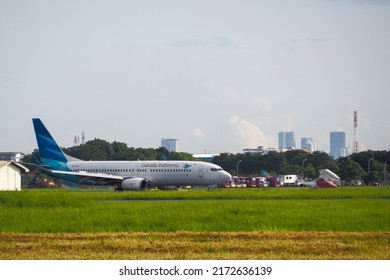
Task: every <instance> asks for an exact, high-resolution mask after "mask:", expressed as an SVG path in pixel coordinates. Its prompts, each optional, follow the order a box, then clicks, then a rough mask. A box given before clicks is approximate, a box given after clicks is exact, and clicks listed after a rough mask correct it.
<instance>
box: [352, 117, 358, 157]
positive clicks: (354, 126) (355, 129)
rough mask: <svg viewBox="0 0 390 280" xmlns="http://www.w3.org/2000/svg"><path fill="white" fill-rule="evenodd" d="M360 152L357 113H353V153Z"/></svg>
mask: <svg viewBox="0 0 390 280" xmlns="http://www.w3.org/2000/svg"><path fill="white" fill-rule="evenodd" d="M358 152H359V142H358V138H357V111H353V143H352V153H354V154H355V153H358Z"/></svg>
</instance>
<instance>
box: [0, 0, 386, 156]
mask: <svg viewBox="0 0 390 280" xmlns="http://www.w3.org/2000/svg"><path fill="white" fill-rule="evenodd" d="M0 23H1V24H0V36H1V40H2V44H0V61H1V63H0V97H1V100H2V103H1V110H2V115H3V120H2V121H1V122H0V131H1V135H2V137H1V139H0V151H20V152H23V153H31V152H32V151H33V150H34V149H35V148H36V141H35V136H34V133H33V129H32V123H31V119H32V118H36V117H39V118H41V119H42V120H43V121H44V122H45V123H46V124H47V126H48V127H49V128H50V129H51V131H52V133H53V134H54V135H56V140H57V141H58V142H59V143H62V145H64V146H65V147H70V146H72V144H73V141H74V138H73V136H74V135H77V134H79V133H80V132H81V131H85V133H86V141H87V140H89V139H93V138H99V139H104V140H107V141H110V142H112V141H119V142H124V143H126V144H127V145H128V146H132V147H145V148H148V147H158V146H159V142H160V138H161V137H162V136H164V135H172V136H174V137H175V138H177V139H180V150H181V151H186V152H189V153H203V152H204V151H205V150H206V151H207V152H208V153H220V152H240V151H242V150H243V149H244V148H247V147H257V146H264V147H278V132H279V131H294V132H295V135H296V136H301V135H302V136H305V137H311V138H313V139H314V141H315V142H316V144H317V149H318V150H319V151H328V152H329V150H330V147H329V133H330V132H331V131H340V130H342V131H345V132H346V133H347V135H348V140H347V146H348V147H352V135H353V129H354V124H353V111H358V112H359V123H358V126H357V135H358V140H359V145H360V150H362V151H363V150H367V149H371V150H389V149H390V111H389V110H388V104H389V103H390V95H389V92H390V84H389V82H388V73H390V54H389V49H390V37H389V36H388V30H387V26H390V1H375V0H372V1H369V0H362V1H357V0H344V1H332V0H318V1H315V2H313V1H309V0H297V1H283V0H276V1H264V0H259V1H252V0H250V1H244V3H243V2H242V1H238V0H230V1H223V0H215V1H211V2H210V1H205V0H197V1H195V0H189V1H179V0H168V1H163V2H162V1H156V0H151V1H148V2H147V3H146V2H142V1H122V0H118V1H114V2H110V1H102V0H96V1H92V0H85V1H81V2H80V1H73V0H71V1H65V2H58V1H54V2H53V1H49V0H42V1H39V2H37V3H36V2H35V1H27V0H20V1H1V2H0Z"/></svg>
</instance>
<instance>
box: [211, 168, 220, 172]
mask: <svg viewBox="0 0 390 280" xmlns="http://www.w3.org/2000/svg"><path fill="white" fill-rule="evenodd" d="M210 170H211V171H213V172H216V171H222V168H214V167H213V168H210Z"/></svg>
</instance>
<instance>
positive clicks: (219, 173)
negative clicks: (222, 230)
mask: <svg viewBox="0 0 390 280" xmlns="http://www.w3.org/2000/svg"><path fill="white" fill-rule="evenodd" d="M33 125H34V130H35V136H36V138H37V143H38V148H39V153H40V156H41V162H39V163H38V164H37V167H38V168H39V169H40V170H41V171H42V172H44V173H46V174H48V175H50V176H52V177H56V178H60V179H63V180H66V181H70V182H73V183H79V184H84V185H98V186H113V187H114V189H115V190H116V191H119V190H120V191H122V190H142V189H146V188H149V187H157V188H164V187H170V186H175V187H176V188H180V187H182V186H207V187H212V186H216V185H219V184H222V183H224V182H226V181H227V180H228V179H230V177H231V176H230V174H229V173H228V172H226V171H224V170H223V169H222V168H221V167H220V166H218V165H215V164H212V163H208V162H199V161H168V160H166V161H157V160H155V161H83V160H80V159H77V158H74V157H71V156H69V155H67V154H65V153H64V152H63V151H62V150H61V148H60V147H59V146H58V144H57V143H56V141H55V140H54V138H53V137H52V136H51V135H50V133H49V131H48V130H47V129H46V127H45V125H44V124H43V123H42V121H41V120H40V119H38V118H34V119H33Z"/></svg>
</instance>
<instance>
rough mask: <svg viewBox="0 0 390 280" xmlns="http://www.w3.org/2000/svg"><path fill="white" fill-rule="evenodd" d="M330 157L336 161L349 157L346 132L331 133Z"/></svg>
mask: <svg viewBox="0 0 390 280" xmlns="http://www.w3.org/2000/svg"><path fill="white" fill-rule="evenodd" d="M330 155H331V156H333V158H334V159H338V158H339V157H346V156H347V146H346V135H345V132H344V131H333V132H331V133H330Z"/></svg>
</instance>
